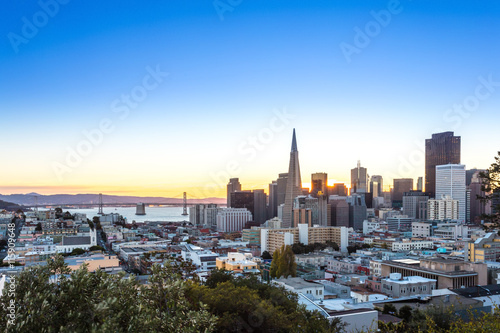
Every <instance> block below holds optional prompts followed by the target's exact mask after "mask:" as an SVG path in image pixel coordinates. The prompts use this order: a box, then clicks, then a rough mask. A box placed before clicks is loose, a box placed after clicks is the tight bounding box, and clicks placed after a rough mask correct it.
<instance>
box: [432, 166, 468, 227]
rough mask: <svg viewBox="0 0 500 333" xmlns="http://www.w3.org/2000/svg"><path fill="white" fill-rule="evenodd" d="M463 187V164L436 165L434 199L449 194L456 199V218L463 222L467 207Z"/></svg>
mask: <svg viewBox="0 0 500 333" xmlns="http://www.w3.org/2000/svg"><path fill="white" fill-rule="evenodd" d="M465 189H466V187H465V165H462V164H446V165H437V166H436V199H441V198H442V197H444V196H449V197H451V198H452V199H453V200H458V219H459V220H460V221H463V222H465V218H466V209H467V204H466V193H465Z"/></svg>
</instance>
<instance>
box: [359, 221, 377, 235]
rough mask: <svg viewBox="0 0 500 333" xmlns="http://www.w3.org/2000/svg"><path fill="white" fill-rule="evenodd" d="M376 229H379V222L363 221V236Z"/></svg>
mask: <svg viewBox="0 0 500 333" xmlns="http://www.w3.org/2000/svg"><path fill="white" fill-rule="evenodd" d="M377 229H380V223H379V222H371V221H368V220H364V221H363V234H365V235H367V234H369V233H371V232H373V231H375V230H377Z"/></svg>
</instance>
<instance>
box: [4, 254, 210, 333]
mask: <svg viewBox="0 0 500 333" xmlns="http://www.w3.org/2000/svg"><path fill="white" fill-rule="evenodd" d="M173 271H174V269H172V268H171V267H164V268H161V267H159V266H155V267H154V268H153V275H152V277H151V279H150V284H149V285H148V286H140V285H139V284H138V282H137V281H136V280H135V279H134V278H125V276H124V274H112V275H111V274H107V273H104V272H102V271H99V270H98V271H96V272H95V273H90V272H89V271H88V270H87V267H86V266H82V267H81V268H80V269H78V270H76V271H73V272H71V269H69V268H68V267H67V265H66V264H65V263H64V260H63V258H62V257H61V256H56V257H55V258H53V259H50V260H48V261H47V265H45V266H35V267H32V268H29V269H27V270H24V271H22V272H21V273H20V275H19V276H18V277H17V279H16V293H15V294H13V293H12V294H10V295H9V293H4V294H3V296H2V297H1V298H0V303H1V305H0V327H2V328H5V327H8V331H9V332H139V333H142V332H176V331H178V332H207V333H208V332H213V329H214V327H215V320H216V318H214V317H213V316H212V315H211V314H210V313H209V312H207V311H206V309H205V306H203V305H198V306H197V307H196V311H194V307H193V306H192V305H191V303H190V302H189V301H188V300H187V299H186V298H185V297H184V294H185V291H186V290H187V289H186V288H187V284H186V283H185V282H183V281H182V280H179V279H177V275H176V274H171V273H173ZM51 281H57V283H53V282H51ZM6 287H7V288H8V287H9V286H8V285H7V286H6ZM11 300H13V301H14V302H15V305H16V309H17V312H16V314H15V317H16V319H15V325H10V326H7V325H8V323H7V320H8V319H9V318H8V317H7V314H8V309H7V306H8V305H9V304H10V302H11Z"/></svg>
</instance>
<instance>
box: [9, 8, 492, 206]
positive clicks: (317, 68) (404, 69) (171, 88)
mask: <svg viewBox="0 0 500 333" xmlns="http://www.w3.org/2000/svg"><path fill="white" fill-rule="evenodd" d="M41 3H53V2H51V1H41ZM214 3H215V4H216V5H218V6H222V4H225V5H226V6H228V7H225V8H226V9H230V10H227V11H224V12H223V13H222V17H223V20H221V16H220V15H219V14H220V11H219V12H218V10H217V9H216V5H214ZM230 3H233V4H237V3H239V4H237V5H230ZM58 6H59V8H58V9H57V10H55V11H54V12H55V14H54V15H53V17H49V16H48V15H45V17H46V18H47V20H46V22H45V21H44V20H43V19H44V14H43V13H42V14H40V12H41V11H42V7H41V6H40V3H37V2H22V3H20V2H17V1H9V2H6V3H5V4H4V11H2V14H0V15H1V18H2V19H1V20H0V36H2V38H1V39H0V49H1V52H0V63H1V66H0V78H1V79H0V112H1V118H0V119H1V124H2V131H0V142H2V143H5V144H2V146H3V149H2V151H3V156H4V157H5V160H6V161H10V162H8V163H5V164H4V166H3V167H2V170H3V171H2V173H1V175H0V193H16V192H30V191H31V190H36V191H38V192H44V191H45V192H46V193H55V192H58V193H60V192H67V193H76V192H95V191H103V192H110V193H111V192H113V193H123V194H144V195H150V194H151V195H165V196H168V195H171V196H175V195H177V194H178V193H181V192H182V191H183V190H186V191H188V193H193V196H197V197H204V196H210V195H218V196H223V195H224V191H225V189H224V188H223V187H222V186H223V185H224V184H225V182H226V180H224V176H226V175H227V176H231V177H239V178H240V180H241V182H242V184H243V185H244V187H247V188H262V187H264V186H267V185H266V184H268V183H269V182H270V181H271V180H272V179H275V178H276V177H277V174H278V173H280V172H286V171H287V167H288V158H289V154H288V152H289V149H290V140H291V133H292V129H293V128H294V127H295V128H296V130H297V139H298V146H299V151H300V161H301V168H302V174H303V175H302V178H303V181H304V182H308V181H309V177H310V176H309V174H310V173H312V172H319V171H325V172H328V174H329V175H330V177H331V178H333V179H337V180H339V181H349V169H350V168H352V167H354V166H355V165H356V161H357V160H358V159H360V160H361V163H362V165H363V166H366V167H367V168H368V172H369V173H370V174H381V175H382V176H384V177H385V178H386V184H387V183H388V182H390V180H391V179H392V178H394V177H413V178H417V177H418V176H423V165H424V164H423V160H422V159H421V156H422V150H421V149H422V147H421V146H422V144H423V142H424V140H425V138H429V137H430V136H431V134H432V133H434V132H437V131H440V130H443V131H444V130H454V131H455V134H456V135H460V136H462V163H464V164H466V165H467V167H474V166H476V167H487V166H488V165H489V164H490V163H491V162H492V161H493V156H494V155H495V154H496V151H498V150H499V148H500V147H499V146H498V143H499V142H500V133H499V132H500V131H495V130H494V129H493V130H491V129H490V130H489V128H491V126H492V124H495V123H498V121H499V120H500V113H499V112H498V111H499V106H500V83H497V84H496V85H495V82H500V62H499V61H500V44H499V43H498V36H500V23H499V20H498V18H499V17H500V4H499V3H498V2H497V1H481V2H479V4H478V2H472V1H453V2H451V1H415V0H414V1H403V0H401V1H399V2H398V1H321V0H319V1H290V0H289V1H278V0H273V1H249V0H243V1H240V2H238V1H236V0H233V1H232V2H229V1H228V0H224V1H223V0H221V1H219V2H214V1H189V2H186V1H149V2H148V3H146V4H144V3H142V2H139V1H120V2H118V1H108V2H105V3H102V2H97V1H85V2H84V1H77V0H73V1H68V3H67V4H59V5H58ZM49 8H51V9H54V7H53V6H52V7H50V6H49ZM221 8H222V7H221ZM391 9H392V11H393V13H391V11H390V10H391ZM381 11H382V12H381ZM387 12H389V13H390V19H387V16H385V19H386V23H384V24H383V25H381V24H380V23H375V22H376V20H375V18H374V16H377V15H378V16H380V15H381V17H384V15H383V13H387ZM373 13H378V14H375V15H374V14H373ZM381 13H382V14H381ZM37 20H38V21H37ZM40 20H41V21H40ZM26 22H29V23H30V24H33V23H34V22H35V23H36V22H38V24H39V27H37V30H38V31H37V32H36V33H33V36H28V37H26V36H25V35H23V27H24V32H26V27H25V25H26ZM367 27H368V28H367ZM370 27H371V28H372V29H375V30H368V39H369V42H366V38H365V40H364V41H365V44H366V45H362V47H357V53H353V54H351V55H350V56H349V57H346V56H345V54H344V53H343V51H342V50H343V49H342V47H341V46H342V45H344V46H345V45H350V46H352V47H356V45H358V46H359V45H361V44H359V43H358V44H356V38H359V36H357V31H360V30H361V31H362V32H363V33H365V34H366V33H367V30H366V29H369V28H370ZM377 27H378V28H377ZM358 29H359V30H358ZM14 34H15V35H16V36H18V37H19V38H24V42H25V43H24V42H23V43H20V44H16V42H13V41H12V40H13V38H14V37H13V36H14ZM18 37H16V38H18ZM14 40H17V41H19V39H15V38H14ZM358 41H359V40H358ZM13 44H16V45H15V46H13ZM16 48H17V50H16ZM16 51H17V52H16ZM348 58H349V59H348ZM348 60H349V61H348ZM148 68H149V70H152V69H153V70H154V69H156V68H159V69H160V71H161V72H168V76H167V75H165V76H164V77H162V78H161V80H162V81H161V82H160V83H158V84H157V85H156V87H155V88H154V89H152V90H148V91H147V96H146V97H144V99H143V100H141V101H140V102H138V103H137V106H136V107H134V108H129V110H128V111H129V113H128V115H127V117H125V118H124V119H121V118H120V117H119V116H120V115H121V113H119V112H115V111H116V108H115V109H114V108H113V106H112V104H113V102H114V101H116V100H117V99H118V100H119V101H120V100H121V98H122V96H123V95H124V94H125V95H131V93H132V92H133V91H134V89H136V88H137V87H140V86H141V85H143V82H144V79H145V77H146V76H147V75H150V72H149V71H148ZM488 80H489V81H493V84H490V85H489V86H485V84H484V82H485V81H488ZM148 82H149V81H148ZM151 82H153V81H151ZM478 86H480V87H479V88H478ZM137 89H140V88H137ZM137 89H136V90H137ZM478 89H479V92H480V93H482V95H480V96H483V97H481V99H480V100H478V99H477V97H475V96H476V91H478ZM488 89H489V90H488ZM137 91H139V90H137ZM485 95H487V96H486V97H484V96H485ZM474 98H476V99H474ZM474 101H479V103H478V104H477V105H476V104H471V105H472V106H470V107H469V108H470V109H471V111H467V110H465V111H464V112H462V113H461V114H460V113H457V112H455V111H453V110H452V109H453V106H454V105H461V104H463V103H467V102H471V103H473V102H474ZM121 105H122V106H123V105H124V104H123V103H122V104H121ZM284 109H286V110H287V112H288V113H291V114H293V115H294V116H295V117H294V118H293V119H290V121H288V122H287V123H286V124H283V126H279V130H275V131H272V138H270V139H269V140H266V142H265V143H262V142H260V143H259V145H258V147H259V149H257V148H255V156H254V154H252V156H250V154H248V155H246V154H244V153H242V149H241V147H250V146H251V143H250V142H251V141H249V139H248V138H249V137H252V136H256V137H258V134H259V133H261V134H262V133H268V132H266V129H268V128H269V126H270V123H271V122H272V121H273V117H275V112H277V111H276V110H284ZM103 119H105V120H106V119H107V120H109V121H111V124H112V127H113V130H111V131H109V133H106V134H104V135H103V137H102V140H100V141H99V144H96V145H92V146H91V148H90V150H91V151H90V153H89V154H88V155H86V156H81V160H79V161H78V163H74V165H72V166H69V165H68V163H67V162H66V159H67V156H68V151H69V150H71V149H73V150H76V149H77V147H78V145H79V144H82V141H85V140H86V137H85V136H84V134H82V132H83V131H92V130H94V129H96V128H99V123H100V122H101V121H102V120H103ZM83 145H84V143H83ZM239 147H240V148H239ZM68 149H69V150H68ZM247 151H248V150H247ZM234 163H236V165H237V166H238V167H237V168H229V169H231V170H233V171H228V164H230V165H233V164H234ZM214 175H215V176H214ZM207 186H208V187H207Z"/></svg>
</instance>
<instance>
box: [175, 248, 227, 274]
mask: <svg viewBox="0 0 500 333" xmlns="http://www.w3.org/2000/svg"><path fill="white" fill-rule="evenodd" d="M181 256H182V259H184V260H191V261H192V262H193V264H195V265H196V267H198V269H199V270H200V271H209V270H211V269H213V268H215V267H216V260H217V257H218V256H219V255H218V254H217V253H214V252H212V251H208V250H204V249H203V248H201V247H199V246H195V245H192V244H185V245H183V247H182V250H181Z"/></svg>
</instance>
